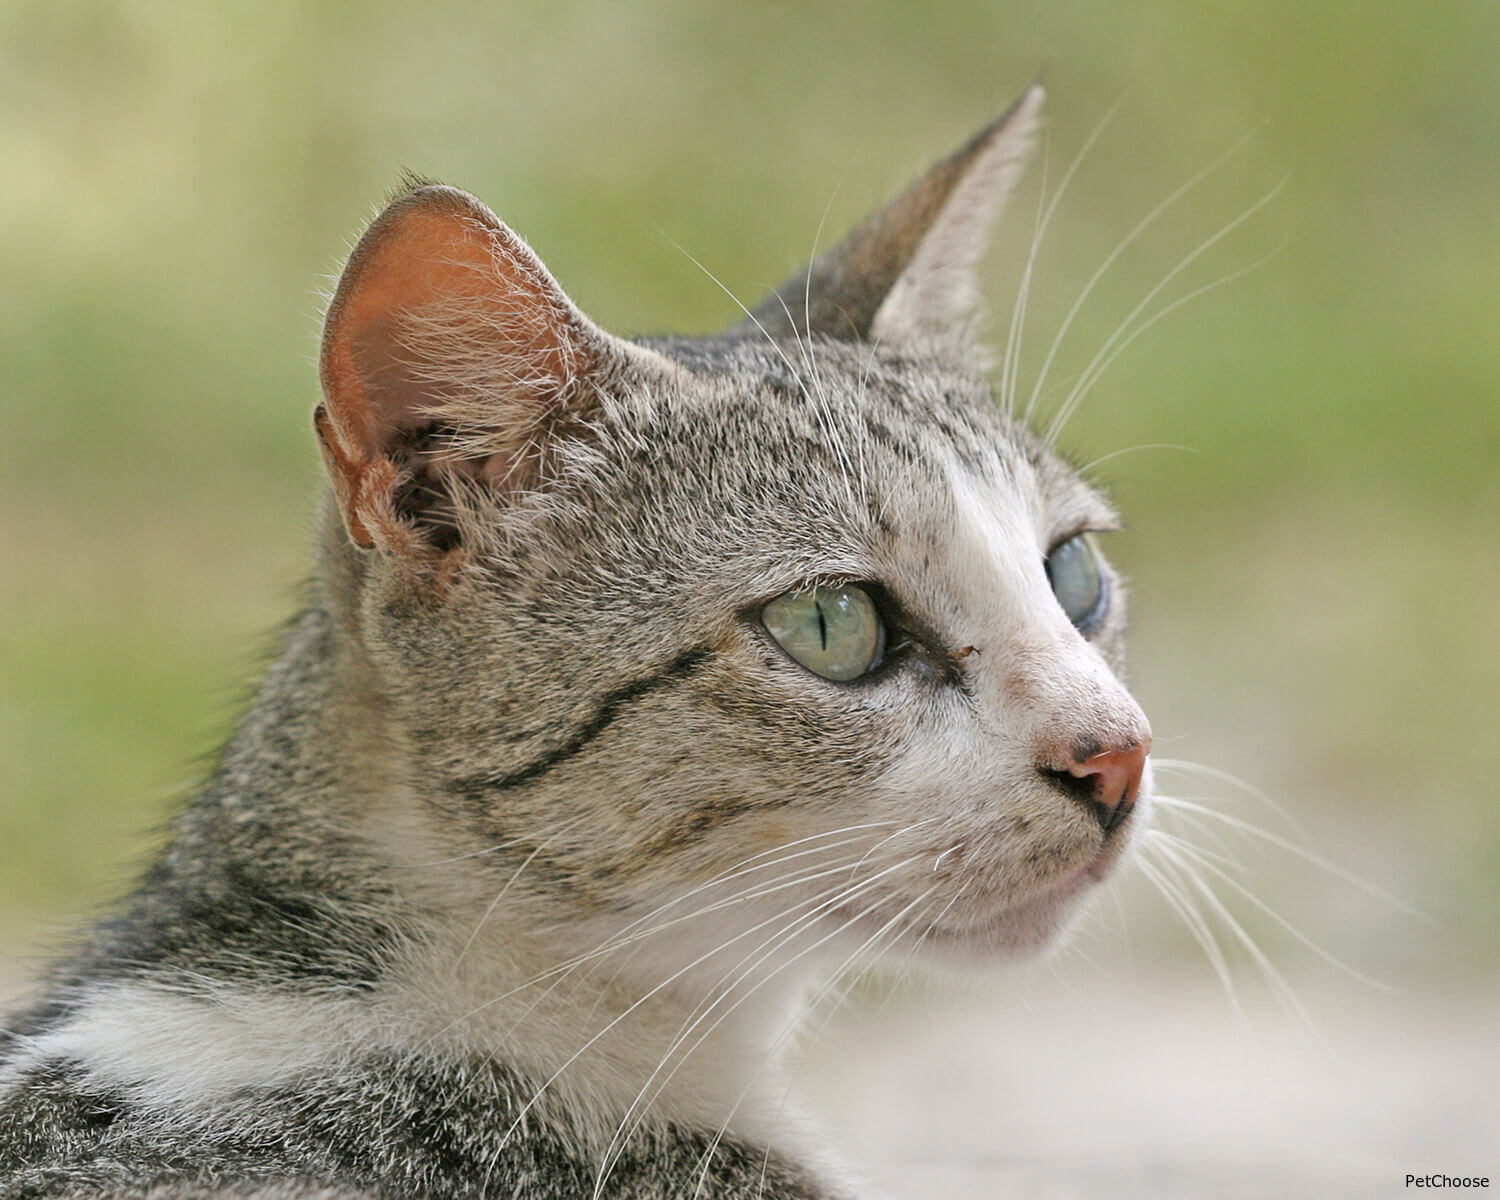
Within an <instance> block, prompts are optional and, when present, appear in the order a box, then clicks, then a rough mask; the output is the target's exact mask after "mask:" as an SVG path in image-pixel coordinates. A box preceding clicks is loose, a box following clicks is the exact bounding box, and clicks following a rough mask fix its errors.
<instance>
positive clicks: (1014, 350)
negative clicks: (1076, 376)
mask: <svg viewBox="0 0 1500 1200" xmlns="http://www.w3.org/2000/svg"><path fill="white" fill-rule="evenodd" d="M1124 103H1125V97H1124V96H1121V97H1120V98H1119V99H1118V100H1116V101H1115V102H1114V104H1113V105H1111V106H1110V109H1109V111H1108V112H1106V113H1105V114H1104V116H1103V118H1102V119H1101V120H1100V121H1099V123H1098V124H1097V125H1095V126H1094V130H1093V132H1092V133H1090V134H1089V136H1088V137H1087V138H1086V139H1084V143H1083V146H1082V147H1081V148H1080V149H1079V151H1078V153H1077V154H1075V155H1074V156H1073V161H1072V162H1071V163H1069V164H1068V168H1067V170H1066V171H1064V172H1063V177H1062V179H1061V180H1059V181H1058V184H1057V191H1056V192H1054V193H1053V196H1052V199H1051V201H1050V202H1049V203H1048V204H1047V208H1046V211H1045V213H1043V214H1042V216H1041V219H1040V220H1039V221H1038V222H1037V225H1036V229H1035V232H1034V233H1033V235H1032V239H1031V248H1030V250H1029V251H1028V252H1027V254H1026V266H1025V268H1024V269H1023V270H1022V272H1021V283H1020V287H1019V288H1018V289H1017V292H1016V303H1015V306H1014V307H1013V308H1012V309H1011V327H1010V333H1009V335H1008V336H1007V338H1006V341H1005V359H1004V366H1003V368H1002V371H1001V376H1000V395H1001V399H1002V400H1003V402H1004V405H1005V414H1006V416H1008V417H1014V416H1015V411H1016V410H1015V400H1016V385H1017V383H1018V382H1019V376H1020V369H1021V340H1022V337H1023V336H1024V333H1025V325H1026V308H1027V305H1028V304H1029V302H1030V297H1031V279H1032V274H1033V272H1034V270H1035V268H1036V258H1037V254H1038V253H1039V252H1040V250H1041V248H1042V239H1044V238H1045V237H1046V236H1047V227H1048V226H1049V225H1051V224H1052V217H1053V214H1054V213H1056V212H1057V208H1058V205H1060V204H1061V203H1062V198H1063V196H1064V194H1066V192H1067V190H1068V185H1069V184H1070V183H1072V181H1073V177H1074V175H1075V174H1077V172H1078V169H1079V167H1081V166H1082V165H1083V162H1084V160H1085V159H1086V158H1087V157H1088V156H1089V152H1090V151H1092V150H1093V148H1094V145H1095V143H1097V142H1098V141H1099V139H1100V138H1101V137H1102V136H1103V135H1104V131H1105V130H1106V129H1107V128H1109V124H1110V122H1111V121H1113V120H1114V119H1115V115H1116V114H1117V113H1118V112H1119V111H1120V107H1121V105H1123V104H1124ZM1044 162H1045V160H1044ZM1045 198H1046V186H1045V179H1044V180H1043V187H1042V192H1041V195H1039V196H1038V198H1037V204H1038V208H1039V209H1040V206H1041V203H1042V201H1043V200H1044V199H1045ZM1026 415H1027V418H1028V419H1029V418H1030V416H1031V407H1030V405H1028V406H1027V409H1026Z"/></svg>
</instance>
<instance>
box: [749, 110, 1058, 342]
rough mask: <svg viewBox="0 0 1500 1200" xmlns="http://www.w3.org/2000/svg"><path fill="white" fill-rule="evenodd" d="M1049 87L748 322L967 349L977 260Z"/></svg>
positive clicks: (781, 331) (778, 330) (776, 330)
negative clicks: (1044, 93) (1044, 92)
mask: <svg viewBox="0 0 1500 1200" xmlns="http://www.w3.org/2000/svg"><path fill="white" fill-rule="evenodd" d="M1042 99H1043V93H1042V89H1041V87H1040V86H1039V85H1033V86H1032V87H1030V88H1028V89H1027V91H1026V92H1025V93H1024V94H1023V95H1022V96H1021V98H1020V99H1019V100H1018V101H1016V103H1015V104H1014V105H1012V106H1011V108H1010V110H1009V111H1008V112H1007V113H1006V114H1005V115H1004V116H1002V117H1001V118H1000V119H999V120H997V121H996V122H995V123H994V124H992V125H990V126H989V127H988V128H987V129H985V130H983V131H982V132H980V133H979V134H978V135H977V136H976V137H974V138H973V139H972V140H971V141H970V142H969V143H968V144H967V145H966V146H964V147H963V148H962V149H961V150H959V151H958V152H957V153H956V154H953V155H952V156H950V157H948V158H946V159H944V160H943V161H942V162H940V163H938V165H937V166H935V167H933V168H932V170H931V171H929V172H928V173H927V174H926V175H925V176H923V177H922V178H921V179H919V180H917V181H916V182H915V183H914V184H912V185H911V186H910V187H908V188H907V189H906V190H905V191H904V192H902V193H901V194H900V195H899V196H898V197H896V199H895V200H893V201H892V202H891V203H890V204H888V205H887V206H886V207H885V208H883V209H880V210H879V211H877V212H875V213H873V214H872V215H871V216H869V217H867V218H866V219H865V220H864V222H863V223H861V224H860V225H858V226H856V227H855V228H854V230H853V231H852V232H850V233H849V234H848V236H846V237H845V238H844V240H843V241H842V242H840V243H839V244H838V245H837V246H835V247H833V249H831V250H829V251H828V252H827V253H825V254H823V255H820V256H819V257H818V258H817V260H816V261H814V262H813V263H812V264H811V265H810V266H809V267H808V268H807V269H806V270H805V271H803V272H802V273H801V274H800V275H798V276H796V277H795V278H793V279H790V280H788V281H787V282H786V283H784V284H782V285H781V287H779V288H777V289H776V291H775V292H774V293H773V294H772V295H770V296H768V297H767V298H766V299H765V300H763V301H762V302H761V303H760V304H759V305H757V306H756V308H755V309H754V320H753V321H752V322H747V323H745V324H743V325H741V326H740V329H741V331H743V332H754V331H755V323H756V322H758V323H759V324H760V325H761V326H762V327H763V328H764V329H765V330H766V332H767V333H770V334H771V335H773V336H775V337H791V336H793V335H794V334H799V333H800V334H804V335H805V334H807V333H808V332H809V331H810V332H813V333H822V334H826V335H828V336H830V337H836V338H842V339H845V340H851V341H871V342H873V341H878V342H880V343H881V344H882V345H886V346H904V345H909V344H912V343H916V342H924V343H928V344H931V343H934V342H935V343H937V344H938V345H939V346H940V347H947V348H950V349H952V350H961V349H962V348H964V347H966V346H967V343H968V335H969V332H970V326H971V325H972V323H973V319H974V316H975V314H976V312H977V310H978V307H979V288H978V283H977V280H976V270H977V267H978V264H979V260H980V258H981V257H983V255H984V251H985V248H986V246H987V245H988V242H989V229H990V226H991V224H992V223H993V222H994V220H995V218H996V217H997V216H998V215H999V212H1000V209H1001V208H1002V207H1003V205H1004V203H1005V199H1006V197H1007V196H1008V195H1009V194H1010V192H1011V189H1012V188H1014V187H1015V184H1016V181H1017V179H1018V178H1019V177H1020V174H1021V170H1022V168H1023V166H1024V165H1025V162H1026V158H1027V156H1028V154H1029V152H1030V148H1031V143H1032V141H1033V138H1034V136H1035V133H1036V129H1037V125H1038V117H1039V113H1040V111H1041V105H1042Z"/></svg>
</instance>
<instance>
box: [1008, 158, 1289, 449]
mask: <svg viewBox="0 0 1500 1200" xmlns="http://www.w3.org/2000/svg"><path fill="white" fill-rule="evenodd" d="M1258 133H1259V131H1258V130H1252V131H1251V132H1249V133H1247V134H1246V135H1245V136H1244V137H1242V138H1240V139H1239V140H1238V141H1237V142H1235V143H1234V144H1233V145H1232V146H1230V147H1229V149H1228V150H1226V151H1225V152H1224V153H1223V154H1221V155H1219V157H1218V158H1216V159H1214V160H1213V162H1211V163H1209V164H1208V166H1206V167H1204V168H1203V169H1202V170H1200V171H1198V172H1196V173H1195V174H1194V175H1193V176H1192V177H1191V178H1189V179H1188V180H1187V181H1186V182H1185V183H1183V184H1181V185H1180V186H1179V187H1178V188H1177V189H1176V190H1175V191H1173V192H1172V193H1171V194H1170V195H1169V196H1168V197H1167V198H1166V199H1165V200H1163V201H1161V202H1160V203H1159V204H1157V205H1156V207H1155V208H1153V209H1152V210H1151V211H1150V212H1148V213H1147V214H1146V215H1145V216H1144V217H1142V218H1141V220H1140V221H1139V222H1138V223H1137V224H1136V225H1135V227H1134V228H1133V229H1131V231H1130V232H1129V233H1127V234H1126V235H1125V237H1124V239H1123V240H1122V241H1121V242H1120V244H1119V245H1117V246H1116V247H1115V248H1114V249H1113V250H1111V251H1110V252H1109V254H1108V255H1106V256H1105V259H1104V261H1103V262H1102V263H1100V264H1099V266H1098V268H1097V269H1096V270H1095V271H1094V273H1093V275H1091V276H1090V277H1089V281H1088V282H1087V283H1086V284H1084V286H1083V290H1082V291H1081V292H1079V294H1078V297H1077V298H1076V299H1075V300H1074V301H1073V306H1072V307H1071V308H1070V309H1069V310H1068V313H1067V316H1065V317H1064V318H1063V322H1062V324H1061V325H1060V326H1059V327H1058V330H1057V333H1056V334H1054V335H1053V338H1052V345H1051V346H1050V347H1049V348H1048V350H1047V356H1046V358H1044V359H1043V360H1042V367H1041V370H1040V371H1038V372H1037V377H1036V383H1035V385H1034V386H1033V387H1032V389H1031V396H1030V398H1029V399H1028V400H1027V402H1026V419H1027V420H1028V421H1030V420H1031V414H1032V413H1033V412H1034V411H1035V409H1036V403H1037V400H1038V398H1039V397H1040V396H1041V394H1042V388H1043V387H1044V386H1045V385H1046V382H1047V374H1048V372H1049V371H1050V370H1051V368H1052V362H1053V360H1054V359H1055V358H1056V357H1057V351H1058V349H1059V347H1060V346H1061V345H1062V342H1063V339H1064V338H1065V337H1066V336H1067V333H1068V330H1069V329H1071V328H1072V326H1073V321H1074V319H1075V318H1076V317H1077V316H1078V312H1079V310H1080V309H1081V308H1082V307H1083V305H1084V303H1085V301H1087V300H1088V298H1089V297H1090V296H1091V295H1093V292H1094V288H1095V287H1096V286H1098V283H1099V281H1100V280H1101V279H1103V278H1104V276H1105V274H1106V273H1107V272H1108V271H1109V269H1110V268H1111V267H1112V266H1114V264H1115V262H1116V261H1117V260H1118V259H1119V257H1120V255H1122V254H1124V253H1125V251H1126V250H1127V249H1129V248H1130V246H1131V245H1132V244H1134V242H1135V240H1136V239H1137V238H1138V237H1140V236H1141V234H1143V233H1145V232H1146V230H1148V229H1149V228H1151V226H1152V225H1154V224H1156V222H1157V221H1158V220H1159V219H1160V218H1161V216H1162V215H1163V214H1164V213H1165V212H1166V211H1167V210H1168V209H1170V208H1171V207H1172V206H1173V205H1174V204H1176V203H1177V201H1178V200H1180V199H1182V197H1183V196H1186V195H1187V194H1188V193H1189V192H1191V191H1192V190H1193V189H1194V188H1196V187H1197V186H1198V185H1199V184H1200V183H1202V182H1203V181H1204V180H1205V179H1207V178H1208V177H1209V176H1210V175H1212V174H1213V173H1214V172H1215V171H1217V170H1218V169H1219V168H1220V167H1221V166H1223V165H1224V164H1225V163H1226V162H1228V161H1229V160H1230V159H1231V158H1233V157H1234V156H1235V155H1236V154H1238V153H1239V152H1240V151H1241V150H1242V149H1244V148H1245V146H1247V145H1248V144H1249V143H1250V142H1251V141H1252V140H1253V139H1254V138H1255V137H1256V136H1257V134H1258Z"/></svg>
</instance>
